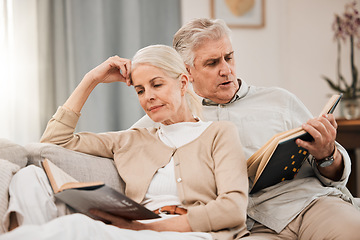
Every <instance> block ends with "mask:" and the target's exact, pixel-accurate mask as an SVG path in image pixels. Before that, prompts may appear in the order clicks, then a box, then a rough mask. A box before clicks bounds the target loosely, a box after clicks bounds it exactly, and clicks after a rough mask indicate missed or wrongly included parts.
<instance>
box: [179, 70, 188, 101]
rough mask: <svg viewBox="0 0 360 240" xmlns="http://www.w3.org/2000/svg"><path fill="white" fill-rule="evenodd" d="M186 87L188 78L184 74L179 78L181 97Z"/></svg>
mask: <svg viewBox="0 0 360 240" xmlns="http://www.w3.org/2000/svg"><path fill="white" fill-rule="evenodd" d="M188 85H189V76H188V75H186V74H181V76H180V87H181V96H184V95H185V93H186V90H187V88H188Z"/></svg>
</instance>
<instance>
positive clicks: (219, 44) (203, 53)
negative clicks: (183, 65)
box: [187, 37, 239, 104]
mask: <svg viewBox="0 0 360 240" xmlns="http://www.w3.org/2000/svg"><path fill="white" fill-rule="evenodd" d="M194 54H195V59H194V66H193V67H191V66H187V68H188V71H189V74H190V81H191V82H192V84H193V87H194V91H195V92H196V93H197V94H198V95H199V96H201V97H204V98H208V99H210V100H212V101H214V102H216V103H220V104H222V103H228V102H230V101H231V99H232V98H233V97H234V95H235V93H236V91H237V90H238V89H239V83H238V81H237V79H236V72H235V60H234V51H233V49H232V45H231V42H230V40H229V39H228V37H224V38H222V39H219V40H206V41H204V42H203V43H202V44H201V45H200V47H198V48H197V49H195V51H194Z"/></svg>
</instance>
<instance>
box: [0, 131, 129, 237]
mask: <svg viewBox="0 0 360 240" xmlns="http://www.w3.org/2000/svg"><path fill="white" fill-rule="evenodd" d="M43 158H48V159H50V160H51V161H52V162H53V163H55V164H56V165H57V166H59V167H60V168H61V169H63V170H64V171H65V172H67V173H68V174H69V175H70V176H72V177H73V178H75V179H77V180H78V181H80V182H95V181H103V182H104V183H106V184H107V185H109V186H111V187H113V188H114V189H116V190H118V191H120V192H123V191H124V182H123V181H122V179H121V178H120V176H119V174H118V172H117V170H116V167H115V165H114V161H113V160H112V159H108V158H101V157H96V156H92V155H88V154H84V153H80V152H75V151H71V150H68V149H65V148H62V147H60V146H56V145H53V144H48V143H31V144H27V145H25V146H21V145H18V144H16V143H13V142H11V141H9V140H7V139H1V138H0V182H1V185H0V221H1V226H2V225H3V224H2V223H3V221H4V214H5V212H6V210H7V208H8V203H9V193H8V190H9V184H10V181H11V178H12V176H13V175H14V174H15V173H16V172H17V171H18V170H19V169H21V168H23V167H25V166H27V165H29V164H34V165H37V166H40V162H41V160H42V159H43ZM6 227H8V226H5V228H6ZM4 232H5V229H4V228H2V227H0V234H2V233H4Z"/></svg>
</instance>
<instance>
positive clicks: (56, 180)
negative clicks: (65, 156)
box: [42, 159, 78, 193]
mask: <svg viewBox="0 0 360 240" xmlns="http://www.w3.org/2000/svg"><path fill="white" fill-rule="evenodd" d="M42 165H43V168H44V170H45V173H46V174H47V176H48V178H49V181H50V185H51V187H52V188H53V190H54V192H55V193H57V192H59V191H60V188H61V186H62V185H64V184H66V183H69V182H78V181H77V180H76V179H75V178H73V177H71V176H70V175H69V174H67V173H66V172H64V171H63V170H62V169H61V168H59V167H58V166H56V165H55V164H53V163H52V162H51V161H49V160H48V159H44V160H43V161H42Z"/></svg>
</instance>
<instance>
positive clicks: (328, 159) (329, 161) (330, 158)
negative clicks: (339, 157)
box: [318, 156, 334, 168]
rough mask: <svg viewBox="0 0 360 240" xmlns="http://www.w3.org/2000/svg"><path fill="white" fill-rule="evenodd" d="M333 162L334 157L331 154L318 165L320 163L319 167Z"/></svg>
mask: <svg viewBox="0 0 360 240" xmlns="http://www.w3.org/2000/svg"><path fill="white" fill-rule="evenodd" d="M333 162H334V157H333V156H331V157H327V158H325V159H324V160H322V161H321V162H320V163H319V164H318V165H319V167H323V168H324V167H328V166H330V165H331V164H333Z"/></svg>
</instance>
